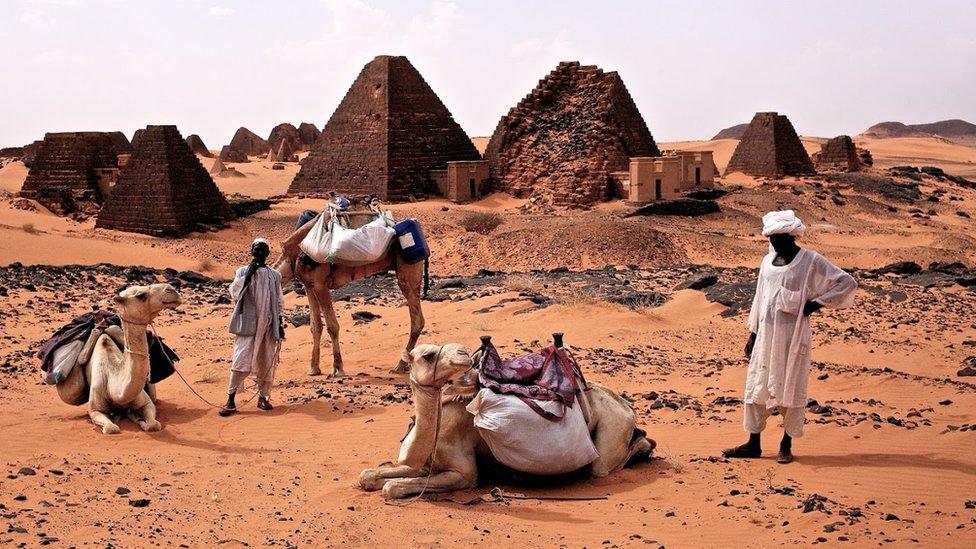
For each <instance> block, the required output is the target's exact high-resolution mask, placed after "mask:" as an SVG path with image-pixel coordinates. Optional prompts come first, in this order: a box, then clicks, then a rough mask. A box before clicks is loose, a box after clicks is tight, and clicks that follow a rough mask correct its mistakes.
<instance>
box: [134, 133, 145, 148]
mask: <svg viewBox="0 0 976 549" xmlns="http://www.w3.org/2000/svg"><path fill="white" fill-rule="evenodd" d="M145 131H146V130H145V129H144V128H139V129H138V130H136V131H135V132H133V134H132V142H131V145H132V148H133V150H134V149H135V148H136V144H137V143H138V142H139V138H140V137H141V136H142V133H143V132H145Z"/></svg>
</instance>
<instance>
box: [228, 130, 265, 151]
mask: <svg viewBox="0 0 976 549" xmlns="http://www.w3.org/2000/svg"><path fill="white" fill-rule="evenodd" d="M229 146H230V148H232V149H236V150H238V151H241V152H242V153H244V154H246V155H248V156H261V155H263V154H268V151H270V150H271V144H270V143H268V142H267V141H265V140H264V139H261V137H260V136H258V135H257V134H256V133H254V132H252V131H251V130H249V129H247V128H243V127H242V128H238V129H237V131H236V132H234V137H232V138H231V140H230V145H229Z"/></svg>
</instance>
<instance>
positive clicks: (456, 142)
mask: <svg viewBox="0 0 976 549" xmlns="http://www.w3.org/2000/svg"><path fill="white" fill-rule="evenodd" d="M480 159H481V155H479V154H478V151H477V149H475V147H474V145H473V144H472V143H471V140H470V139H469V138H468V136H467V135H466V134H465V133H464V130H462V129H461V127H460V126H459V125H458V124H457V122H455V121H454V118H453V117H452V116H451V113H450V112H449V111H448V110H447V107H445V106H444V104H443V103H441V100H440V99H438V97H437V95H436V94H435V93H434V91H433V90H432V89H431V88H430V86H429V85H427V82H425V81H424V79H423V77H422V76H421V75H420V73H419V72H417V69H415V68H414V67H413V65H411V64H410V61H408V60H407V58H406V57H399V56H389V55H381V56H379V57H377V58H376V59H374V60H372V61H371V62H369V63H368V64H367V65H366V66H365V67H363V70H362V71H361V72H360V73H359V76H358V77H356V80H355V82H353V84H352V86H351V87H350V88H349V91H348V92H346V96H345V97H344V98H343V99H342V102H341V103H340V104H339V107H338V108H337V109H336V111H335V113H333V114H332V117H331V118H330V119H329V121H328V123H326V125H325V129H323V130H322V135H321V136H319V138H318V140H316V142H315V145H314V146H313V147H312V151H311V153H310V154H309V156H308V157H307V158H306V159H305V160H304V163H303V164H302V168H301V170H299V172H298V174H297V175H296V176H295V179H294V181H292V183H291V186H290V187H289V188H288V192H289V193H305V192H317V193H324V192H328V191H336V192H339V193H344V194H349V195H369V194H375V195H377V196H379V198H380V199H382V200H391V201H402V200H407V199H409V197H410V196H411V195H416V194H423V193H429V192H433V191H434V190H435V189H436V186H435V185H434V182H433V180H432V179H431V176H430V171H431V170H434V169H444V168H446V167H447V162H448V161H451V160H480Z"/></svg>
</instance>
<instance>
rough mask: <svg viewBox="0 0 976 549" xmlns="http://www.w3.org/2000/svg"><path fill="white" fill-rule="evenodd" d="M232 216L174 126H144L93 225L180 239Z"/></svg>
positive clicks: (223, 199)
mask: <svg viewBox="0 0 976 549" xmlns="http://www.w3.org/2000/svg"><path fill="white" fill-rule="evenodd" d="M233 216H234V215H233V213H232V212H231V209H230V206H229V205H228V204H227V200H226V199H225V198H224V195H223V194H221V192H220V190H219V189H218V188H217V185H215V184H214V182H213V179H211V178H210V176H209V175H208V174H207V170H206V169H205V168H204V167H203V166H202V165H201V164H200V161H199V160H197V157H196V155H194V154H193V151H191V150H190V147H189V146H188V145H187V144H186V141H185V140H184V139H183V136H182V135H180V132H179V130H177V129H176V126H147V127H146V129H145V131H144V132H143V133H142V135H141V136H140V137H139V141H138V143H137V146H136V148H135V150H134V151H132V157H131V158H130V159H129V162H128V163H127V164H126V165H125V166H123V167H122V170H121V172H120V173H119V180H118V183H116V184H115V187H114V188H113V189H112V195H111V196H110V197H109V198H108V200H106V201H105V204H104V205H103V206H102V209H101V211H100V212H99V213H98V220H97V221H96V223H95V226H96V227H99V228H104V229H115V230H119V231H128V232H135V233H144V234H150V235H153V236H180V235H184V234H186V233H189V232H190V231H193V230H195V229H197V227H198V225H199V224H221V223H223V222H225V221H227V220H229V219H232V218H233Z"/></svg>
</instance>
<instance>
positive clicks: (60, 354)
mask: <svg viewBox="0 0 976 549" xmlns="http://www.w3.org/2000/svg"><path fill="white" fill-rule="evenodd" d="M84 346H85V342H84V341H81V340H80V339H73V340H71V341H69V342H67V343H65V344H64V345H62V346H60V347H58V348H57V349H55V351H54V354H53V355H52V357H51V369H50V370H49V371H48V372H47V374H46V375H45V376H44V383H47V384H48V385H55V384H57V383H61V382H62V381H64V380H65V379H67V377H68V374H70V373H71V369H72V368H74V367H75V363H76V362H77V361H78V355H80V354H81V348H82V347H84Z"/></svg>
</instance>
